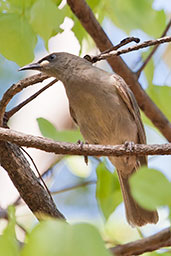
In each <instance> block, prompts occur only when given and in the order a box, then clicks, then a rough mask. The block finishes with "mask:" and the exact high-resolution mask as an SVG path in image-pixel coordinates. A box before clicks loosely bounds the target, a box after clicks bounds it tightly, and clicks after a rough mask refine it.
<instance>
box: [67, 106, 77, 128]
mask: <svg viewBox="0 0 171 256" xmlns="http://www.w3.org/2000/svg"><path fill="white" fill-rule="evenodd" d="M69 111H70V114H71V117H72V119H73V120H74V122H75V123H76V124H77V125H78V122H77V119H76V115H75V112H74V110H73V109H72V107H71V105H69Z"/></svg>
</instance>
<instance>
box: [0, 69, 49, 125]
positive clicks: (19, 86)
mask: <svg viewBox="0 0 171 256" xmlns="http://www.w3.org/2000/svg"><path fill="white" fill-rule="evenodd" d="M47 78H48V76H47V75H44V74H42V73H39V74H37V75H34V76H30V77H28V78H24V79H22V80H20V81H19V82H18V83H16V84H13V85H12V86H11V87H10V88H9V89H8V90H7V91H6V92H5V93H4V95H3V97H2V99H1V101H0V126H3V119H4V114H5V110H6V107H7V105H8V103H9V102H10V100H11V99H12V98H13V97H14V96H15V95H16V94H17V93H19V92H21V91H22V90H23V89H24V88H26V87H28V86H30V85H33V84H36V83H40V82H42V81H43V80H45V79H47Z"/></svg>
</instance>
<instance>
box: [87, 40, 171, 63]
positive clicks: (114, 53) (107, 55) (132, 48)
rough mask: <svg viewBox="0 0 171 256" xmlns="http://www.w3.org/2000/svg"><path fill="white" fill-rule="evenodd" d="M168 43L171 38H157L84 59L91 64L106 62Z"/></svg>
mask: <svg viewBox="0 0 171 256" xmlns="http://www.w3.org/2000/svg"><path fill="white" fill-rule="evenodd" d="M169 42H171V36H165V37H162V38H158V39H155V40H148V41H144V42H143V43H140V44H136V45H133V46H130V47H128V48H126V49H121V50H113V49H112V50H111V51H110V50H107V51H104V52H102V53H100V54H98V55H96V56H90V55H86V56H87V57H86V56H85V57H86V59H87V58H88V57H89V59H88V60H89V61H90V62H92V63H95V62H97V61H100V60H106V59H107V58H111V57H114V56H119V55H121V54H125V53H128V52H132V51H137V50H139V49H143V48H146V47H149V46H152V45H159V44H163V43H169ZM113 48H115V47H113Z"/></svg>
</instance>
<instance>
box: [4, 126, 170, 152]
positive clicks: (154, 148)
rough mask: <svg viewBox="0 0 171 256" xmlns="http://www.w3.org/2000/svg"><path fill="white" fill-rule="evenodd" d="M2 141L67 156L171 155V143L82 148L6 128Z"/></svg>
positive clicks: (88, 146)
mask: <svg viewBox="0 0 171 256" xmlns="http://www.w3.org/2000/svg"><path fill="white" fill-rule="evenodd" d="M0 141H9V142H12V143H13V144H16V145H18V146H25V147H28V148H37V149H40V150H43V151H46V152H52V153H55V154H65V155H83V156H84V155H88V156H122V155H129V156H130V155H141V156H144V155H171V143H166V144H153V145H145V144H135V146H134V148H133V149H132V150H131V149H128V148H127V147H126V146H125V145H124V144H123V145H115V146H112V145H92V144H88V145H87V144H84V145H83V146H81V147H80V145H78V144H77V143H76V144H74V143H67V142H57V141H54V140H52V139H48V138H43V137H39V136H33V135H28V134H24V133H21V132H17V131H14V130H11V129H5V128H0Z"/></svg>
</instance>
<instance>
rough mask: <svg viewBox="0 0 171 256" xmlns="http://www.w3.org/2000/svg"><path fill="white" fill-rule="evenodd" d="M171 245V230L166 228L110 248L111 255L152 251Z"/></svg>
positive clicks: (123, 255) (138, 253)
mask: <svg viewBox="0 0 171 256" xmlns="http://www.w3.org/2000/svg"><path fill="white" fill-rule="evenodd" d="M167 246H171V230H170V228H166V229H164V230H162V231H161V232H159V233H157V234H155V235H152V236H149V237H146V238H143V239H141V240H137V241H135V242H130V243H127V244H123V245H117V246H116V247H113V248H111V249H110V250H111V252H112V253H113V255H118V256H119V255H122V256H129V255H140V254H142V253H145V252H152V251H155V250H157V249H160V248H162V247H167Z"/></svg>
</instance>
